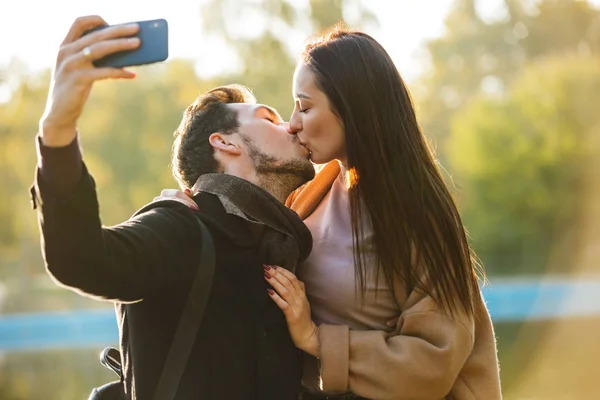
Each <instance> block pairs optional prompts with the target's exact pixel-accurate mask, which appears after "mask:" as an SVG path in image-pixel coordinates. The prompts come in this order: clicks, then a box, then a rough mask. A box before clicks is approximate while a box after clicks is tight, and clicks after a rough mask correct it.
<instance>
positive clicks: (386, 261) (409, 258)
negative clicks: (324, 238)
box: [303, 25, 479, 315]
mask: <svg viewBox="0 0 600 400" xmlns="http://www.w3.org/2000/svg"><path fill="white" fill-rule="evenodd" d="M303 61H304V63H305V65H306V66H307V67H309V68H310V70H311V71H312V72H313V73H314V74H315V80H316V85H317V87H318V88H319V89H320V90H322V91H323V92H324V93H325V95H327V97H328V99H329V102H330V106H331V109H332V111H333V112H334V113H335V114H336V115H337V116H338V118H339V119H340V121H341V123H342V124H343V126H344V130H345V134H346V150H347V163H348V165H347V167H348V168H349V169H350V172H351V178H352V177H353V181H354V185H353V186H351V188H350V209H351V219H352V231H353V241H354V260H355V272H356V276H357V280H358V282H359V285H360V288H361V289H362V291H363V293H364V290H365V280H366V273H367V271H366V267H365V264H366V258H365V255H366V252H365V246H367V244H366V243H364V241H363V238H364V228H363V225H362V223H361V222H360V221H362V220H363V216H366V217H368V220H370V222H371V224H372V228H373V243H372V245H373V251H374V253H375V257H376V265H377V266H378V269H377V273H380V272H382V273H383V274H384V276H385V278H386V282H387V284H388V285H389V287H390V288H393V280H394V279H395V278H399V279H401V281H402V282H403V283H404V284H405V285H406V288H407V289H408V290H415V289H416V290H422V291H423V292H425V293H428V294H429V295H431V296H432V297H433V298H434V299H435V300H436V301H437V302H438V303H439V304H440V305H441V306H442V307H443V308H444V309H445V310H447V312H449V313H450V314H454V313H455V312H456V311H459V310H460V309H463V310H464V311H465V312H466V313H467V314H469V315H472V314H473V313H474V309H475V299H476V298H477V297H476V296H478V290H479V289H478V286H477V274H476V272H477V269H478V266H479V264H478V263H477V259H476V257H475V255H474V253H473V251H472V250H471V248H470V246H469V244H468V240H467V235H466V232H465V229H464V226H463V224H462V221H461V218H460V215H459V212H458V210H457V207H456V205H455V203H454V200H453V198H452V196H451V194H450V192H449V190H448V188H447V187H446V184H445V182H444V180H443V178H442V175H441V173H440V170H439V169H438V166H437V164H436V161H435V160H434V157H433V153H432V151H431V149H430V148H429V146H428V143H427V140H426V138H425V137H424V136H423V134H422V132H421V129H420V127H419V124H418V123H417V119H416V116H415V110H414V106H413V104H412V100H411V97H410V94H409V91H408V89H407V87H406V85H405V84H404V82H403V81H402V78H401V77H400V74H399V73H398V70H397V69H396V67H395V65H394V63H393V61H392V59H391V58H390V56H389V55H388V54H387V52H386V51H385V49H384V48H383V47H382V46H381V45H380V44H379V43H378V42H377V41H376V40H375V39H373V38H372V37H370V36H369V35H367V34H365V33H361V32H353V31H349V30H347V29H346V28H344V27H343V26H341V25H338V26H336V27H334V28H332V29H330V30H328V31H326V32H325V33H324V34H322V35H320V36H319V37H317V38H314V39H313V40H312V41H311V42H309V44H307V46H306V48H305V50H304V52H303Z"/></svg>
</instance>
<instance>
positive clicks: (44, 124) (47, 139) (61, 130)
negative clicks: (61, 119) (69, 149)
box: [39, 119, 77, 147]
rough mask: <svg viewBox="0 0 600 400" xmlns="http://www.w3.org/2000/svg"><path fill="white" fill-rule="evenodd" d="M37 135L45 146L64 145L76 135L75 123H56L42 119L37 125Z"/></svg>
mask: <svg viewBox="0 0 600 400" xmlns="http://www.w3.org/2000/svg"><path fill="white" fill-rule="evenodd" d="M39 136H40V140H41V141H42V144H43V145H44V146H46V147H65V146H68V145H69V144H70V143H71V142H73V140H74V139H75V138H76V137H77V125H71V124H69V125H57V124H55V123H53V122H51V121H48V120H45V119H42V120H41V121H40V125H39Z"/></svg>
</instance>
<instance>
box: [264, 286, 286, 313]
mask: <svg viewBox="0 0 600 400" xmlns="http://www.w3.org/2000/svg"><path fill="white" fill-rule="evenodd" d="M268 292H269V296H270V297H271V298H272V299H273V301H274V302H275V304H277V306H278V307H279V308H280V309H281V311H283V314H284V315H286V316H287V313H288V312H289V310H290V305H289V304H288V303H286V301H285V300H283V299H282V298H281V296H279V295H278V294H277V292H275V291H274V290H273V289H268Z"/></svg>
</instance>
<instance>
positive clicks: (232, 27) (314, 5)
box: [200, 0, 377, 119]
mask: <svg viewBox="0 0 600 400" xmlns="http://www.w3.org/2000/svg"><path fill="white" fill-rule="evenodd" d="M307 6H308V9H305V8H304V6H301V5H298V4H296V3H293V2H292V1H290V0H262V1H258V2H257V1H252V0H245V1H239V0H209V1H207V2H206V3H205V4H204V5H203V6H202V9H201V13H200V14H201V16H202V18H203V27H204V30H205V31H206V33H207V34H209V35H218V36H219V37H222V38H224V39H225V41H226V43H227V45H228V46H230V47H231V48H232V49H233V51H234V52H235V54H236V55H237V57H238V62H239V65H238V68H237V71H238V72H236V73H233V74H231V75H230V76H227V77H222V79H225V80H229V81H233V82H238V83H241V84H244V85H246V86H249V87H250V88H251V89H252V90H253V92H254V93H255V94H256V97H257V99H258V101H259V102H261V103H266V104H270V105H273V106H274V107H276V108H277V109H278V110H279V112H280V113H281V115H282V117H283V118H284V119H287V118H288V116H289V115H290V114H291V112H292V109H293V102H292V98H291V87H292V75H293V72H294V68H295V66H296V59H295V56H296V54H294V51H295V50H294V49H298V50H300V47H298V46H295V43H294V42H295V41H298V43H300V42H301V41H302V40H303V39H305V38H306V37H308V36H309V35H311V34H314V33H316V32H318V31H321V30H323V29H324V28H327V27H329V26H331V25H334V24H335V23H337V22H339V21H342V20H344V13H345V10H348V9H351V10H352V13H351V14H352V18H351V20H350V21H348V22H349V23H351V24H352V25H353V26H355V27H361V26H363V25H365V24H370V25H376V24H377V20H376V18H375V16H374V14H373V13H371V12H370V11H369V10H368V9H367V8H366V7H365V6H364V5H363V3H362V1H361V0H336V1H331V0H310V1H309V2H308V4H307ZM249 15H251V16H252V18H248V16H249ZM307 16H309V17H308V18H307ZM249 21H253V22H254V24H252V25H249V24H250V22H249Z"/></svg>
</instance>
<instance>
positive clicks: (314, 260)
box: [297, 167, 400, 331]
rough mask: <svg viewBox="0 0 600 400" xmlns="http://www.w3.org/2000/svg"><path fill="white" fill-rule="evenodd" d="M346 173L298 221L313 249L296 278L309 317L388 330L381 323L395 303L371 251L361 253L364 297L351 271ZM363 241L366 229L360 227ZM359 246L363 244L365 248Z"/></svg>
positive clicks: (369, 234)
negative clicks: (300, 283)
mask: <svg viewBox="0 0 600 400" xmlns="http://www.w3.org/2000/svg"><path fill="white" fill-rule="evenodd" d="M345 176H346V172H345V170H344V168H343V167H342V172H341V173H340V175H339V176H338V178H337V179H336V180H335V182H334V184H333V186H332V187H331V190H330V191H329V193H327V195H325V197H324V198H323V200H322V201H321V203H320V204H319V205H318V206H317V208H316V209H315V211H314V212H313V213H312V214H311V215H310V216H309V217H308V218H307V219H305V220H304V222H305V223H306V225H307V226H308V228H309V229H310V231H311V233H312V236H313V250H312V252H311V254H310V256H309V257H308V259H307V260H306V261H305V262H304V263H303V264H302V265H300V266H299V267H298V271H297V272H298V274H297V275H298V278H299V279H300V280H302V281H303V282H304V283H305V285H306V294H307V297H308V301H309V302H310V306H311V311H312V315H313V319H314V321H315V323H316V324H317V325H320V324H322V323H328V324H335V325H346V326H348V327H349V328H350V329H356V330H370V329H376V330H384V331H392V330H393V328H390V327H389V326H387V325H386V322H387V321H388V320H390V319H392V318H395V317H398V315H399V314H400V308H399V307H398V304H397V302H396V299H395V297H394V293H393V292H392V291H390V290H389V289H388V287H387V285H386V284H385V279H384V276H383V274H379V275H380V276H379V284H378V285H376V283H377V282H376V274H375V271H374V268H373V265H372V263H369V260H370V259H371V260H372V256H370V257H368V258H367V263H368V264H367V270H369V271H370V272H371V273H370V274H368V279H367V282H366V292H365V296H364V300H363V301H362V302H361V295H360V288H359V286H358V285H357V284H358V282H357V281H356V278H355V273H354V254H353V250H352V227H351V222H350V205H349V196H348V189H347V186H346V184H345ZM365 234H366V241H367V242H370V240H371V238H372V232H371V229H370V228H367V229H365ZM365 247H366V246H364V247H363V248H365Z"/></svg>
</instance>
